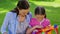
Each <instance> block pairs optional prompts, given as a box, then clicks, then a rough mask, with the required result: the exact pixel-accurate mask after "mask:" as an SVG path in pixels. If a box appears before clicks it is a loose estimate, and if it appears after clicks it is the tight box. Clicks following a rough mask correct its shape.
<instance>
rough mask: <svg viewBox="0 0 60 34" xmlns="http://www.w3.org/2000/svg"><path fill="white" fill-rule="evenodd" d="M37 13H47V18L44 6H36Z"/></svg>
mask: <svg viewBox="0 0 60 34" xmlns="http://www.w3.org/2000/svg"><path fill="white" fill-rule="evenodd" d="M35 15H45V17H44V18H46V12H45V8H44V7H40V6H39V7H36V8H35Z"/></svg>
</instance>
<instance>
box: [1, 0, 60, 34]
mask: <svg viewBox="0 0 60 34" xmlns="http://www.w3.org/2000/svg"><path fill="white" fill-rule="evenodd" d="M16 3H17V0H9V1H8V0H0V27H1V26H2V23H3V20H4V17H5V14H6V13H7V12H8V11H10V10H12V9H14V8H15V7H16ZM29 3H30V6H31V7H30V11H31V12H32V15H33V17H34V9H35V8H36V6H43V7H44V8H45V9H46V14H47V18H48V19H50V22H51V24H52V25H54V24H57V25H60V23H59V22H60V0H52V1H51V0H49V1H48V0H43V1H42V0H38V1H36V0H35V1H34V0H29ZM59 32H60V28H59ZM53 34H55V33H54V32H53Z"/></svg>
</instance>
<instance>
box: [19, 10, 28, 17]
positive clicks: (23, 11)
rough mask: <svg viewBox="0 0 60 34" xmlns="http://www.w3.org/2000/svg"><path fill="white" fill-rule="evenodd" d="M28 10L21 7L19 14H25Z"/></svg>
mask: <svg viewBox="0 0 60 34" xmlns="http://www.w3.org/2000/svg"><path fill="white" fill-rule="evenodd" d="M28 12H29V9H22V10H19V14H20V15H22V16H26V15H27V14H28Z"/></svg>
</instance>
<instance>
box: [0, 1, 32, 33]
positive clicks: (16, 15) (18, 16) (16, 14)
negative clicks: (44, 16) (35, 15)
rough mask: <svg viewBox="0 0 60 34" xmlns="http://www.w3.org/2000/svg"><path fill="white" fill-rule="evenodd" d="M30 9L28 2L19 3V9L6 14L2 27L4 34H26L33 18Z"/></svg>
mask: <svg viewBox="0 0 60 34" xmlns="http://www.w3.org/2000/svg"><path fill="white" fill-rule="evenodd" d="M29 8H30V6H29V3H28V2H27V1H19V2H18V4H17V7H16V8H15V9H14V10H12V11H10V12H8V13H7V14H6V16H5V19H4V22H3V25H2V27H1V32H2V34H26V30H27V28H28V26H29V22H30V19H31V17H32V15H31V13H30V12H29ZM6 29H7V30H8V31H7V30H6Z"/></svg>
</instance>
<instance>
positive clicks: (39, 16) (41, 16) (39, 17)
mask: <svg viewBox="0 0 60 34" xmlns="http://www.w3.org/2000/svg"><path fill="white" fill-rule="evenodd" d="M44 16H45V15H35V17H36V18H37V19H38V20H39V21H42V20H43V18H44Z"/></svg>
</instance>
